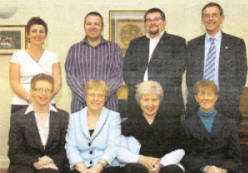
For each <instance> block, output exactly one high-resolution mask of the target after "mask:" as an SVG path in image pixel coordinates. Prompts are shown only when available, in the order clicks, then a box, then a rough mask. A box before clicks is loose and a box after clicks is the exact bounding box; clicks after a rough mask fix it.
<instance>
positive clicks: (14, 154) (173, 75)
mask: <svg viewBox="0 0 248 173" xmlns="http://www.w3.org/2000/svg"><path fill="white" fill-rule="evenodd" d="M201 19H202V23H203V25H204V26H205V29H206V33H205V34H204V35H203V36H200V37H197V38H195V39H193V40H191V41H189V42H188V44H187V46H186V43H185V39H184V38H182V37H179V36H176V35H171V34H168V33H167V32H166V31H165V27H166V16H165V14H164V12H163V11H161V10H160V9H158V8H151V9H149V10H147V11H146V13H145V15H144V21H145V29H146V32H147V33H146V35H145V36H142V37H140V38H137V39H134V40H132V41H131V42H130V44H129V47H128V49H127V52H126V55H125V58H124V59H123V57H122V53H121V49H120V47H119V46H118V45H117V44H115V43H113V42H109V41H107V40H105V39H104V38H103V37H102V32H103V28H104V23H103V18H102V16H101V14H99V13H98V12H90V13H88V14H87V15H86V16H85V18H84V30H85V33H86V36H85V38H84V39H83V40H82V41H81V42H79V43H76V44H74V45H73V46H71V48H70V49H69V52H68V55H67V58H66V62H65V70H66V80H67V84H68V85H69V87H70V88H71V91H72V102H71V115H70V116H69V115H68V113H67V112H65V111H63V110H61V109H59V108H57V107H56V103H55V100H54V96H55V95H56V94H57V93H58V91H59V90H60V88H61V83H62V82H61V81H62V79H61V78H62V77H61V67H60V62H59V59H58V57H57V55H56V54H55V53H53V52H50V51H48V50H45V49H44V48H43V44H44V41H45V39H46V37H47V34H48V27H47V25H46V23H45V22H44V20H42V19H41V18H39V17H33V18H31V19H30V20H29V22H28V23H27V28H26V32H27V34H26V35H27V39H28V41H29V46H28V48H27V49H26V50H21V51H17V52H16V53H15V54H14V55H13V57H12V59H11V61H10V86H11V88H12V90H13V91H14V93H15V96H14V98H13V100H12V104H11V125H10V132H9V158H10V166H9V172H10V173H19V172H20V173H23V172H25V173H36V172H39V173H55V172H61V173H62V172H71V173H100V172H102V173H112V172H113V173H114V172H120V171H121V172H123V173H132V172H138V173H159V172H161V173H183V172H186V173H187V172H189V173H199V172H204V173H239V172H240V173H241V172H242V171H241V160H240V146H239V145H240V144H239V138H238V134H237V125H238V124H239V123H240V121H241V118H242V116H241V113H240V110H239V100H240V95H241V92H242V89H243V87H244V85H245V81H246V72H247V65H246V48H245V44H244V41H243V40H242V39H240V38H237V37H234V36H231V35H228V34H226V33H224V32H222V31H221V29H220V27H221V24H222V23H223V21H224V12H223V9H222V7H221V6H220V5H219V4H217V3H215V2H211V3H208V4H206V5H205V6H204V7H203V8H202V14H201ZM185 70H186V83H187V88H188V92H189V93H188V96H187V105H186V111H185V110H184V103H183V98H182V88H181V85H182V75H183V73H184V71H185ZM123 77H124V79H123ZM123 80H124V81H125V83H126V84H127V86H128V88H129V96H128V119H127V120H125V121H123V122H121V118H120V116H121V115H120V113H118V100H117V97H116V90H117V89H118V88H119V87H120V86H121V84H122V82H123ZM183 115H185V116H183ZM183 117H185V118H186V120H184V118H183Z"/></svg>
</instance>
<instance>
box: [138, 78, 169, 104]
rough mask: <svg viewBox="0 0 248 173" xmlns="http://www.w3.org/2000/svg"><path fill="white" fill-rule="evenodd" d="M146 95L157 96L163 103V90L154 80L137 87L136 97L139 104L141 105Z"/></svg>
mask: <svg viewBox="0 0 248 173" xmlns="http://www.w3.org/2000/svg"><path fill="white" fill-rule="evenodd" d="M145 94H156V95H157V96H158V97H159V99H160V101H162V100H163V97H164V92H163V88H162V86H161V85H160V83H159V82H156V81H152V80H149V81H145V82H141V83H139V84H138V85H136V93H135V97H136V100H137V102H138V103H140V98H141V97H142V96H143V95H145Z"/></svg>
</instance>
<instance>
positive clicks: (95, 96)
mask: <svg viewBox="0 0 248 173" xmlns="http://www.w3.org/2000/svg"><path fill="white" fill-rule="evenodd" d="M105 97H106V96H105V93H104V91H103V90H101V89H89V90H88V91H87V94H86V99H85V101H86V104H87V107H88V110H91V111H94V112H99V111H101V110H102V108H103V106H104V103H105Z"/></svg>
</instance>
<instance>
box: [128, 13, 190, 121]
mask: <svg viewBox="0 0 248 173" xmlns="http://www.w3.org/2000/svg"><path fill="white" fill-rule="evenodd" d="M144 20H145V28H146V31H147V34H146V35H145V36H142V37H140V38H137V39H135V40H132V41H131V42H130V45H129V48H128V49H127V52H126V56H125V59H124V79H125V82H126V84H127V86H128V89H129V96H128V111H129V113H130V114H132V112H133V111H135V108H137V103H136V101H135V86H136V85H137V84H138V83H140V82H142V81H146V80H154V81H158V82H159V83H160V84H161V85H162V86H163V89H164V98H165V99H164V101H163V102H162V103H161V106H160V107H161V109H162V110H161V111H162V112H164V113H166V114H167V115H168V116H170V117H171V118H173V119H178V120H179V119H180V116H181V115H182V114H183V113H184V106H183V99H182V89H181V83H182V74H183V72H184V59H185V56H186V45H185V40H184V39H183V38H181V37H179V36H175V35H171V34H168V33H166V32H165V26H166V18H165V14H164V12H163V11H161V10H160V9H158V8H152V9H149V10H148V11H147V12H146V13H145V16H144ZM151 109H152V108H151Z"/></svg>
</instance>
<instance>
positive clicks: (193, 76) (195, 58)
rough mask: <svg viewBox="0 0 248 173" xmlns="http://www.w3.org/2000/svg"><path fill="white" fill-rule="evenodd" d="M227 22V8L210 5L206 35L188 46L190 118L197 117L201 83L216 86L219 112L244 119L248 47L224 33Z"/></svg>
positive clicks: (205, 20)
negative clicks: (196, 85)
mask: <svg viewBox="0 0 248 173" xmlns="http://www.w3.org/2000/svg"><path fill="white" fill-rule="evenodd" d="M223 22H224V14H223V9H222V8H221V6H220V5H219V4H217V3H213V2H211V3H208V4H206V5H205V6H204V7H203V9H202V23H203V25H204V26H205V29H206V34H204V35H202V36H200V37H197V38H195V39H193V40H191V41H189V43H188V45H187V52H188V53H187V54H188V56H187V60H186V83H187V87H188V91H189V94H188V98H187V108H186V118H188V117H190V116H192V115H194V114H195V113H196V112H197V110H198V106H197V104H196V102H195V100H194V96H193V85H194V83H195V82H196V81H197V80H200V79H208V80H212V81H214V82H215V83H216V85H217V86H218V89H219V99H218V101H217V103H216V109H217V110H218V111H219V112H220V113H222V114H224V115H225V116H228V117H230V118H232V119H234V120H235V121H236V123H239V122H240V121H241V119H242V116H241V113H240V110H239V105H240V95H241V93H242V90H243V87H244V85H245V81H246V73H247V64H246V48H245V43H244V41H243V40H242V39H240V38H237V37H234V36H231V35H228V34H225V33H224V32H222V31H221V30H220V26H221V24H222V23H223Z"/></svg>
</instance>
